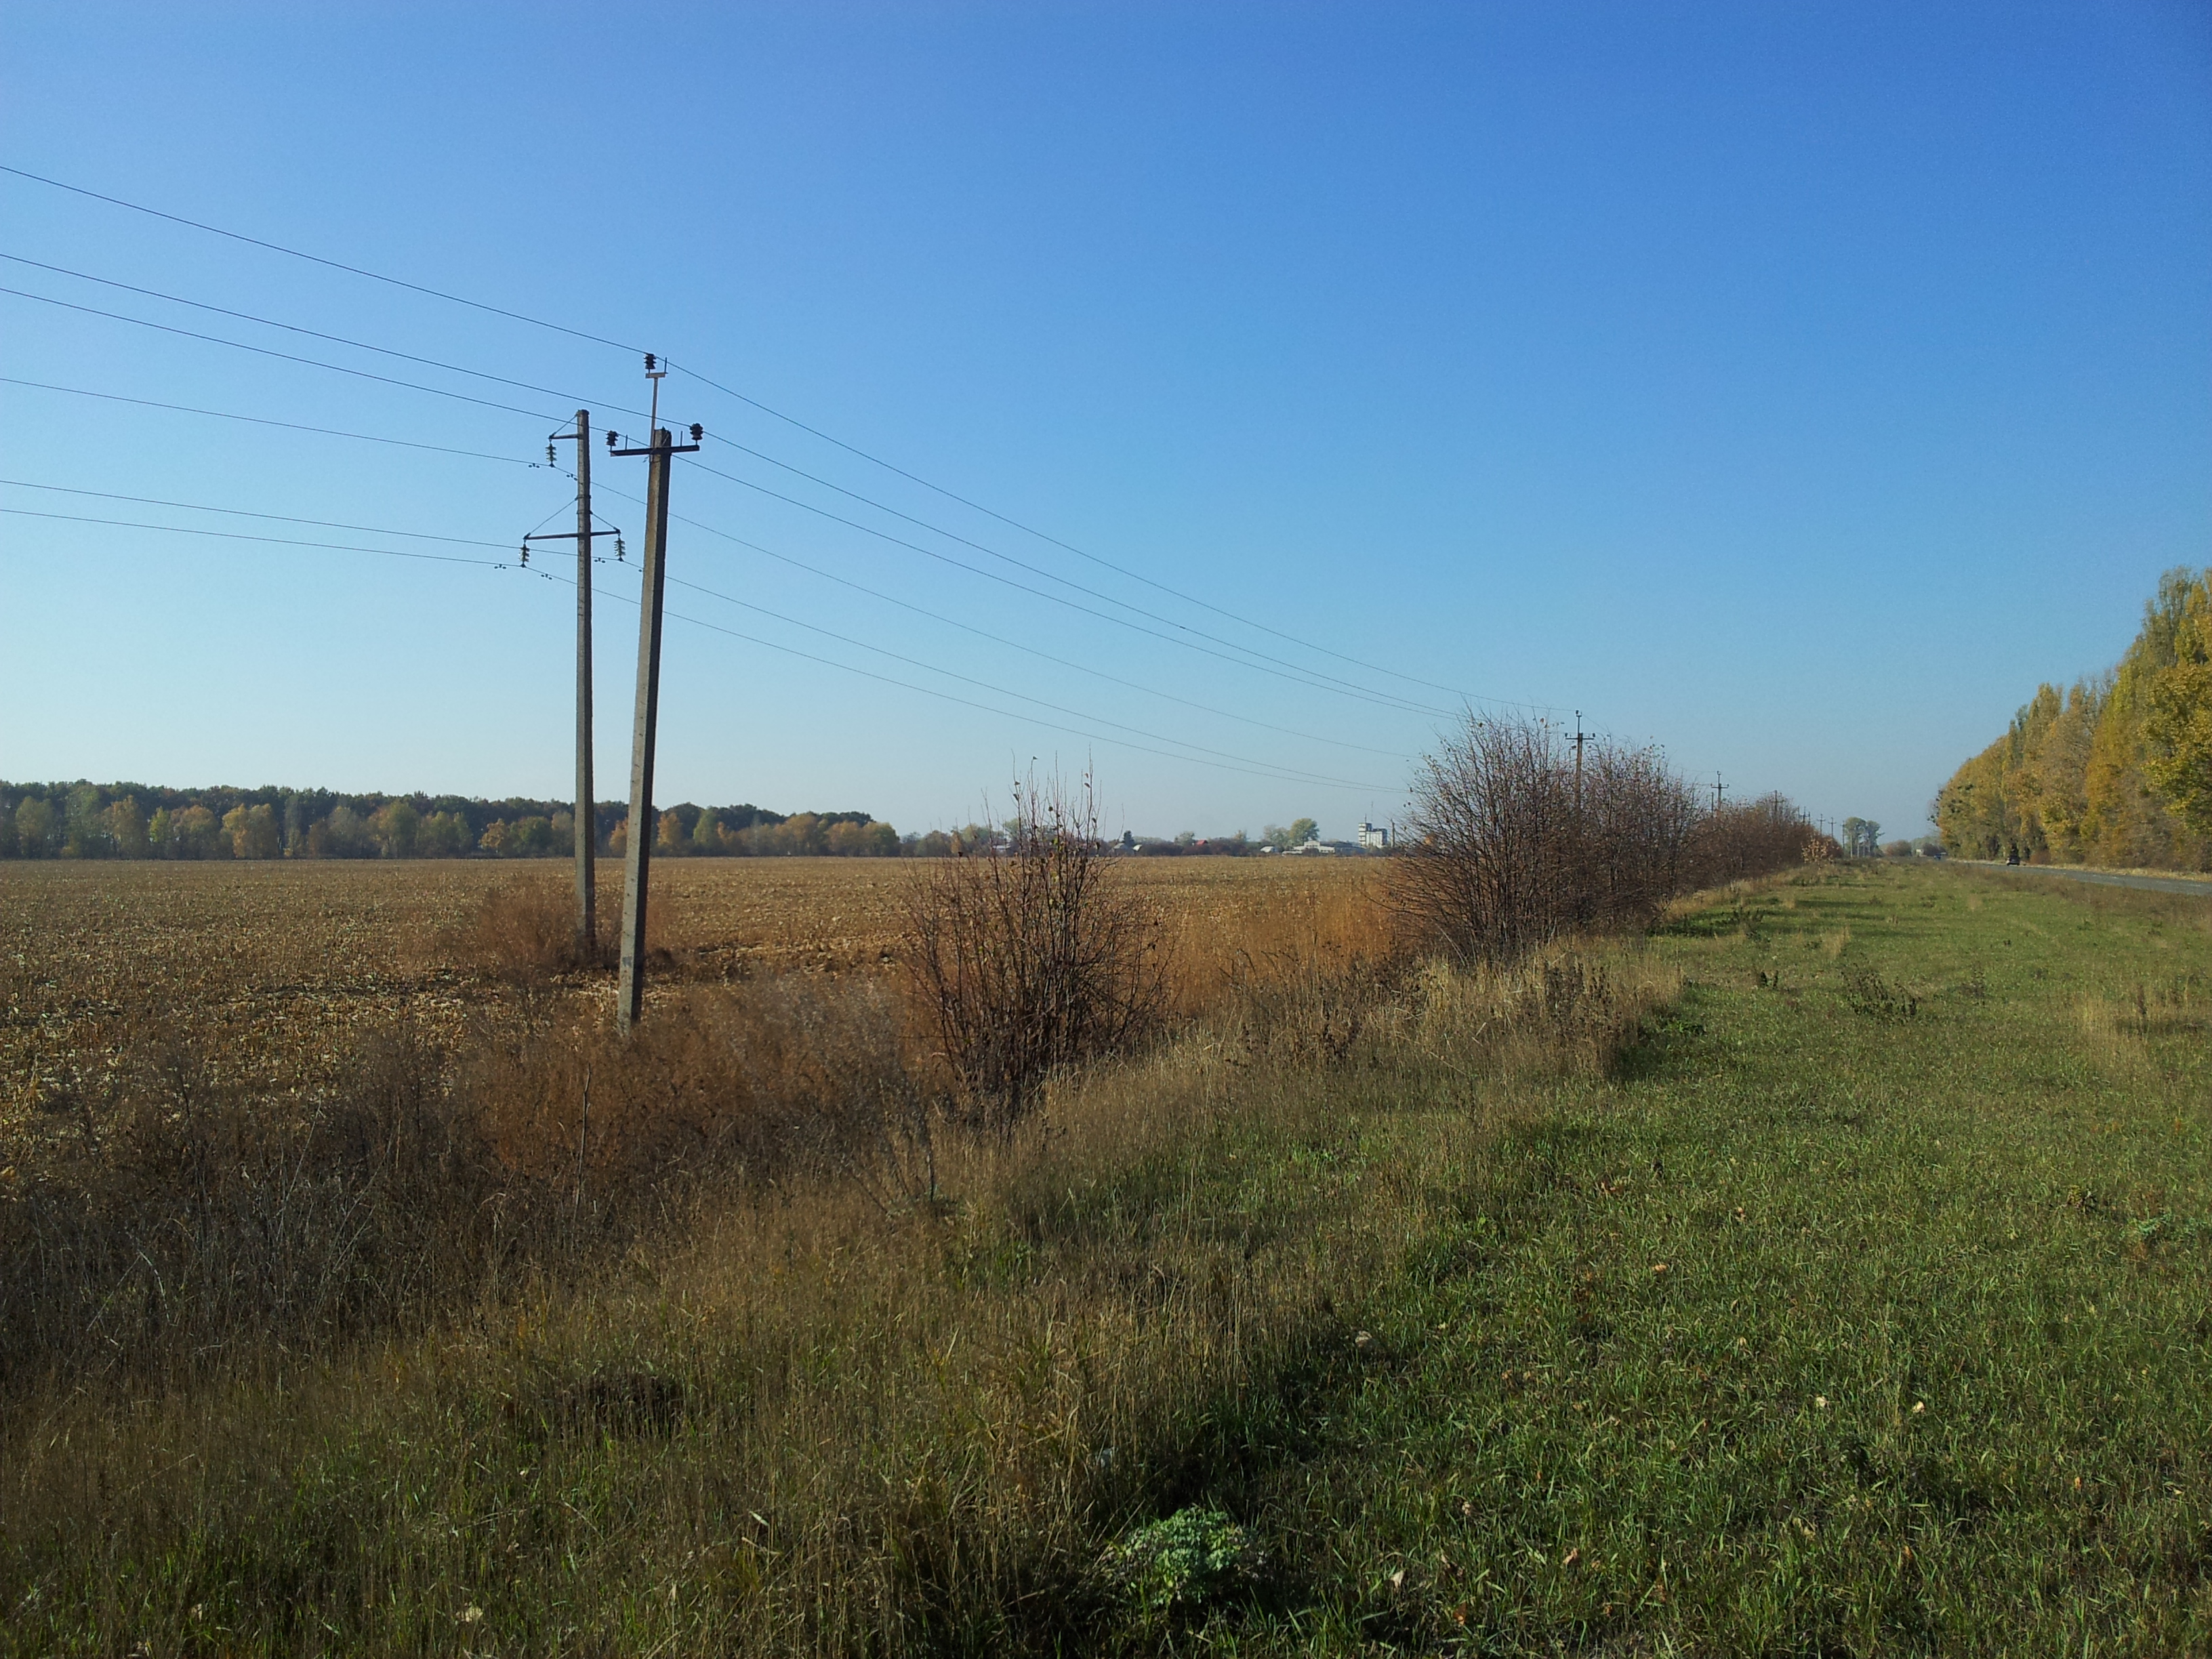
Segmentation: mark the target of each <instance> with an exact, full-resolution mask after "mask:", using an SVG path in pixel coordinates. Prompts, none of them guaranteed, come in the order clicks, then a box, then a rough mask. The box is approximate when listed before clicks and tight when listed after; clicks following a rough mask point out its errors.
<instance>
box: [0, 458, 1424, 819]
mask: <svg viewBox="0 0 2212 1659" xmlns="http://www.w3.org/2000/svg"><path fill="white" fill-rule="evenodd" d="M0 485H7V486H10V487H13V488H16V489H45V490H52V491H55V492H57V493H58V494H63V495H88V496H93V497H96V498H99V499H100V500H105V501H135V502H138V503H141V504H143V505H146V506H151V507H178V508H180V509H183V510H185V511H187V512H197V513H230V514H234V515H236V516H239V517H242V518H252V519H268V520H276V521H278V522H282V523H286V524H300V525H311V526H320V527H323V528H326V529H333V530H355V531H363V532H368V533H370V534H373V535H382V536H404V537H413V538H420V539H423V540H428V541H437V542H445V543H451V544H458V545H461V546H467V547H499V546H501V545H503V544H500V543H496V542H486V541H475V540H469V539H466V538H461V537H456V536H439V535H433V534H430V533H428V532H422V531H410V530H391V529H386V528H384V527H383V526H375V525H355V524H343V523H338V522H336V521H333V520H324V519H301V518H294V517H291V516H289V515H287V514H284V513H259V512H254V511H252V510H250V509H247V508H243V507H209V506H204V505H203V504H201V503H199V502H196V501H166V500H162V499H160V498H158V497H155V496H148V495H121V494H118V493H117V492H113V491H109V490H100V489H72V488H70V487H69V486H67V485H63V484H41V483H27V482H26V481H24V480H21V479H16V478H0ZM0 513H7V514H9V515H11V516H14V517H19V518H33V519H46V520H58V521H62V522H65V523H71V524H96V525H105V526H112V527H115V528H119V529H128V530H152V531H161V532H167V533H168V534H171V535H181V536H209V537H215V538H221V539H223V540H227V541H246V542H255V543H259V544H268V545H273V546H280V547H312V548H321V549H326V550H331V551H334V552H354V553H380V554H385V555H386V556H392V557H397V558H416V559H427V560H434V561H436V562H442V563H447V564H467V565H476V566H478V567H483V568H491V569H505V568H507V562H505V561H500V560H492V559H469V558H458V557H454V556H451V555H440V554H432V553H410V552H407V551H405V550H399V549H393V548H376V547H362V546H359V545H357V544H345V543H337V542H313V541H306V540H302V539H300V538H294V537H285V536H256V535H251V534H247V533H246V532H238V531H226V530H206V529H200V528H197V527H194V526H186V525H161V524H148V523H146V522H144V521H143V520H132V519H108V518H97V517H93V516H90V515H87V514H83V513H46V512H38V511H34V510H33V509H30V508H27V507H0ZM537 574H544V575H548V577H549V579H550V580H567V579H566V578H558V577H552V576H550V573H547V572H538V573H537ZM671 580H674V581H675V582H676V585H677V586H679V587H688V588H690V590H691V591H692V592H696V593H700V594H703V595H705V596H706V597H707V598H708V599H719V600H720V601H722V602H723V603H724V604H726V605H737V606H738V607H739V608H740V609H742V610H746V611H754V612H757V614H759V615H761V616H763V617H770V618H772V619H773V620H775V621H776V622H780V623H785V624H787V626H790V627H793V628H801V629H805V630H806V631H807V632H809V633H812V634H819V635H822V636H823V638H825V639H831V640H836V641H837V642H838V643H840V644H842V645H849V646H852V647H854V648H856V649H858V650H862V651H870V652H873V653H876V654H877V655H878V656H884V657H888V658H890V659H892V660H893V661H895V662H901V663H904V664H906V665H908V667H912V668H919V669H921V670H922V671H925V672H927V673H932V674H941V675H943V676H945V678H948V679H954V680H958V681H960V682H961V683H962V684H966V685H972V686H974V687H975V688H976V689H978V690H984V691H989V692H993V693H994V694H996V695H997V696H1002V697H1011V698H1012V699H1014V700H1015V701H1016V702H1028V703H1033V704H1035V705H1036V707H1038V708H1046V709H1049V710H1051V711H1052V712H1054V714H1065V715H1067V716H1069V717H1071V718H1073V719H1076V720H1091V721H1093V722H1095V723H1096V724H1098V725H1102V726H1107V727H1109V728H1111V729H1112V730H1115V731H1120V732H1131V733H1133V734H1134V735H1136V736H1138V737H1140V738H1147V739H1149V740H1151V741H1152V742H1154V743H1167V744H1178V745H1180V746H1181V747H1182V748H1183V749H1188V750H1195V751H1197V753H1198V754H1200V755H1211V756H1214V757H1218V758H1219V759H1221V760H1223V761H1227V762H1233V763H1237V769H1239V770H1243V771H1247V772H1250V773H1251V774H1252V775H1255V776H1261V775H1266V776H1273V777H1276V778H1277V779H1278V780H1279V781H1283V782H1290V783H1300V784H1322V785H1327V786H1328V787H1339V788H1349V789H1376V788H1381V787H1384V786H1382V785H1379V784H1370V783H1354V782H1352V781H1349V780H1346V779H1342V778H1333V777H1329V776H1327V775H1323V774H1320V773H1310V772H1305V771H1303V770H1301V769H1298V768H1296V767H1289V766H1283V765H1281V764H1279V763H1273V762H1267V761H1258V760H1255V759H1253V757H1250V756H1248V755H1238V754H1236V753H1234V752H1233V751H1231V750H1221V749H1213V748H1210V747H1208V746H1207V745H1206V744H1196V743H1192V742H1190V741H1188V739H1186V738H1173V737H1167V736H1164V735H1163V734H1161V733H1159V732H1149V731H1146V729H1144V728H1143V727H1141V726H1130V725H1128V724H1127V723H1126V722H1124V721H1121V720H1108V719H1105V718H1104V717H1103V716H1101V715H1098V714H1087V713H1085V711H1083V710H1081V709H1079V708H1068V707H1066V705H1065V704H1061V703H1055V702H1051V701H1049V700H1048V699H1046V698H1042V697H1038V696H1032V695H1030V693H1028V692H1024V691H1017V690H1010V689H1009V688H1007V687H1006V686H1002V685H994V684H991V683H990V682H989V681H987V680H981V679H977V678H975V677H974V676H972V675H968V674H963V673H959V672H957V671H955V670H952V669H949V668H940V667H939V666H938V665H935V664H933V663H930V662H926V661H924V660H923V659H921V658H919V657H909V656H907V655H905V654H904V653H900V652H897V651H893V650H890V649H889V648H888V647H883V646H878V645H871V644H869V643H868V642H867V641H865V640H860V639H855V638H854V637H853V636H852V635H846V634H840V633H838V632H836V630H835V629H827V628H823V627H820V626H818V625H817V624H816V623H809V622H805V621H802V620H801V619H799V617H790V616H786V615H784V614H783V613H782V612H781V611H771V610H769V608H768V607H767V606H765V605H754V604H752V603H750V601H748V600H744V599H738V598H735V597H734V596H732V595H731V594H727V593H723V592H718V591H716V590H715V589H714V588H711V587H708V586H703V585H702V584H701V583H698V582H690V581H684V580H681V579H680V578H671ZM684 620H687V621H692V622H696V623H698V624H699V625H700V626H702V627H707V628H713V627H714V626H715V624H714V623H707V622H704V621H702V620H701V619H699V618H696V617H687V618H685V619H684ZM722 631H725V632H727V631H729V630H726V629H725V630H722ZM739 637H742V638H747V639H750V637H751V636H750V635H740V636H739ZM756 643H760V644H769V643H770V642H769V641H756ZM775 648H779V649H781V648H786V647H775ZM797 654H800V655H806V654H807V653H797ZM816 660H820V661H824V662H827V661H829V659H826V658H823V659H816ZM836 666H843V667H846V668H848V670H850V671H853V672H856V673H858V672H866V671H865V670H859V669H852V668H851V665H849V664H844V665H836ZM896 683H898V684H903V682H896ZM910 689H914V690H927V688H926V687H914V688H910ZM982 706H983V705H981V704H977V705H975V707H979V708H980V707H982ZM995 712H1000V713H1004V712H1006V711H1003V710H1000V711H995ZM1054 729H1055V730H1073V728H1067V727H1054ZM1099 740H1100V741H1120V739H1113V738H1101V739H1099ZM1148 752H1151V753H1155V754H1168V753H1169V752H1170V751H1168V750H1150V751H1148ZM1183 758H1189V757H1183Z"/></svg>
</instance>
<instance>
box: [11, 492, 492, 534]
mask: <svg viewBox="0 0 2212 1659" xmlns="http://www.w3.org/2000/svg"><path fill="white" fill-rule="evenodd" d="M0 484H6V485H9V486H10V487H11V488H13V489H49V490H52V491H53V492H54V493H55V494H57V495H90V496H94V497H95V498H97V499H98V500H100V501H134V502H136V503H137V505H139V506H141V507H181V508H183V509H184V510H185V512H188V513H228V514H229V515H231V516H232V517H234V518H240V519H268V520H273V521H274V522H276V523H278V524H304V525H312V526H314V527H315V528H317V529H319V530H358V531H361V532H363V533H365V534H367V535H371V536H404V537H407V538H410V540H413V541H418V542H448V543H451V544H453V546H455V547H493V548H499V549H502V550H504V549H506V548H507V547H508V546H509V545H511V544H509V543H507V542H488V541H483V540H481V539H479V538H474V537H469V536H437V535H433V534H431V533H430V532H428V531H426V530H387V529H386V528H385V527H384V526H381V525H374V524H340V523H338V522H337V521H336V520H331V519H295V518H294V517H292V516H291V515H290V514H289V513H256V512H253V511H252V510H251V509H249V508H246V507H204V506H202V505H201V504H200V503H199V502H197V501H163V500H162V499H161V497H160V496H158V495H117V494H116V493H115V492H114V491H112V490H107V489H71V488H70V486H69V485H67V484H49V483H30V482H29V481H28V480H27V479H23V478H0Z"/></svg>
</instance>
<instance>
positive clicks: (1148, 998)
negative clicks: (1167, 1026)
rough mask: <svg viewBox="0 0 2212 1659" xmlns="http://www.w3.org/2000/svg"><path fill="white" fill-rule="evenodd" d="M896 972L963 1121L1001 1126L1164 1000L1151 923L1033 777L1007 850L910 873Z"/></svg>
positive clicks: (1087, 791) (1068, 797) (1080, 808)
mask: <svg viewBox="0 0 2212 1659" xmlns="http://www.w3.org/2000/svg"><path fill="white" fill-rule="evenodd" d="M906 921H907V935H908V939H907V948H906V951H905V953H904V965H905V967H906V969H907V970H908V978H909V981H910V983H911V985H912V987H913V988H914V992H915V999H916V1001H917V1003H918V1005H919V1008H920V1012H921V1020H922V1023H923V1024H924V1025H925V1027H926V1028H927V1030H928V1031H929V1033H930V1036H931V1037H932V1039H933V1042H934V1044H935V1046H936V1051H937V1053H938V1054H939V1056H940V1057H941V1058H942V1060H944V1062H945V1065H946V1066H948V1067H949V1068H950V1069H951V1073H952V1074H953V1076H954V1078H955V1079H957V1083H958V1085H959V1089H960V1093H961V1095H962V1097H963V1100H964V1103H965V1105H966V1109H967V1111H968V1113H969V1116H970V1117H971V1119H972V1120H973V1121H975V1122H977V1123H980V1124H986V1125H989V1126H991V1127H1000V1128H1003V1127H1008V1126H1010V1125H1011V1124H1012V1123H1013V1122H1014V1121H1017V1120H1018V1119H1019V1118H1020V1117H1021V1116H1022V1115H1023V1114H1024V1113H1025V1112H1026V1111H1027V1110H1028V1109H1030V1107H1031V1106H1032V1105H1033V1104H1034V1103H1036V1097H1037V1095H1038V1092H1039V1091H1040V1090H1041V1089H1042V1086H1043V1085H1044V1083H1045V1081H1046V1079H1048V1078H1049V1077H1050V1076H1051V1075H1052V1074H1053V1073H1055V1072H1056V1071H1059V1070H1060V1069H1061V1068H1063V1067H1066V1066H1072V1065H1075V1064H1077V1063H1079V1062H1080V1061H1083V1060H1089V1059H1091V1058H1093V1057H1094V1056H1097V1055H1099V1054H1109V1053H1111V1052H1113V1051H1115V1050H1116V1049H1120V1048H1126V1047H1127V1046H1128V1045H1129V1044H1131V1043H1133V1042H1136V1041H1137V1040H1139V1038H1141V1037H1142V1036H1145V1034H1146V1032H1148V1031H1149V1030H1152V1028H1153V1027H1154V1025H1155V1024H1157V1022H1158V1019H1159V1018H1160V1015H1161V1013H1162V1011H1163V1010H1164V1006H1165V1004H1166V997H1167V989H1168V981H1167V973H1166V961H1165V954H1166V953H1165V951H1164V946H1163V941H1162V937H1161V931H1160V927H1159V923H1158V919H1157V918H1156V917H1155V916H1153V915H1152V913H1151V911H1150V910H1149V909H1148V908H1146V906H1145V905H1144V904H1143V903H1142V902H1140V901H1139V899H1138V898H1137V896H1135V895H1134V894H1133V893H1132V892H1130V891H1129V890H1127V888H1125V887H1123V886H1122V885H1121V881H1120V876H1119V872H1117V870H1116V869H1115V866H1114V865H1113V862H1112V860H1109V859H1106V858H1103V857H1102V856H1101V855H1100V849H1099V846H1098V837H1097V814H1096V811H1095V809H1094V807H1093V805H1092V802H1091V788H1090V783H1089V781H1088V780H1087V779H1086V780H1085V782H1084V785H1083V788H1082V793H1081V796H1080V798H1077V797H1076V796H1075V795H1073V794H1072V793H1070V792H1069V791H1068V790H1067V789H1066V787H1063V786H1062V785H1060V783H1058V782H1057V781H1055V782H1053V783H1050V784H1048V785H1047V786H1046V787H1043V788H1042V789H1040V788H1039V787H1037V785H1036V781H1035V780H1034V779H1031V780H1030V783H1029V784H1028V786H1027V787H1023V788H1018V789H1017V791H1016V792H1015V820H1014V827H1013V833H1012V837H1011V844H1010V845H1009V846H1007V847H1006V848H1003V849H1001V848H998V847H995V846H992V847H987V848H963V850H962V851H961V853H960V854H959V855H958V856H957V857H955V858H951V859H945V860H937V861H933V862H932V863H930V864H928V865H927V866H921V867H919V868H917V869H916V871H915V875H914V878H913V880H912V884H911V885H910V887H909V889H908V896H907V916H906Z"/></svg>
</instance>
